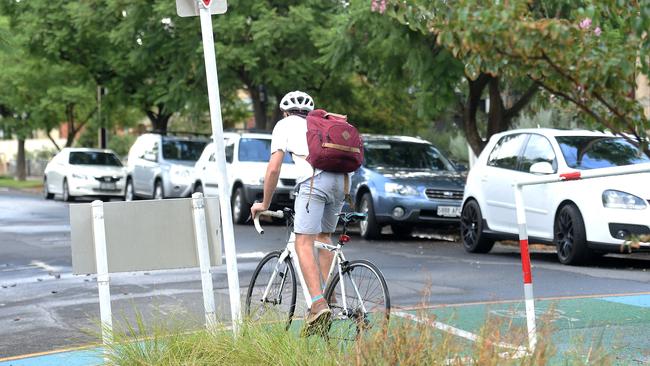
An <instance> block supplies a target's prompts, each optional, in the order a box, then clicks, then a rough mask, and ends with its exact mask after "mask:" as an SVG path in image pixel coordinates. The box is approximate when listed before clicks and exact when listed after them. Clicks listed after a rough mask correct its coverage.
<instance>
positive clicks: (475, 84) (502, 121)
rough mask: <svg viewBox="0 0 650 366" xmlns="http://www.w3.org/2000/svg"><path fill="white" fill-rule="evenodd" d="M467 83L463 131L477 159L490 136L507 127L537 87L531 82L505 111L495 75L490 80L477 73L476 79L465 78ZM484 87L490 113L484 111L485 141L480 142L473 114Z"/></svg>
mask: <svg viewBox="0 0 650 366" xmlns="http://www.w3.org/2000/svg"><path fill="white" fill-rule="evenodd" d="M467 82H468V84H469V94H468V96H467V101H466V103H465V105H464V106H463V108H464V113H463V130H464V131H465V137H466V138H467V143H468V144H469V146H470V147H471V148H472V151H473V152H474V154H475V155H476V156H478V155H479V154H480V153H481V151H483V149H484V148H485V145H486V144H487V141H489V140H490V137H492V135H494V134H497V133H499V132H503V131H506V130H507V129H508V128H510V125H511V123H512V120H513V119H514V117H516V116H517V115H518V114H519V112H520V111H521V110H522V109H523V108H524V107H525V106H526V105H528V103H530V101H531V100H532V98H533V97H534V96H535V94H536V93H537V91H538V90H539V87H538V86H537V84H535V83H532V84H531V85H530V86H529V87H528V89H527V90H526V91H525V92H524V93H523V95H522V96H521V97H520V98H519V99H518V100H517V101H516V102H515V103H514V104H513V105H512V107H510V108H508V109H506V108H505V106H504V104H503V98H502V97H501V84H500V79H499V77H498V76H496V77H494V76H490V75H487V74H480V75H479V77H478V78H476V80H470V79H469V78H468V79H467ZM486 86H487V87H488V93H489V96H490V104H489V105H490V110H489V111H488V124H487V132H486V136H485V139H483V138H482V137H481V134H480V132H479V128H478V124H477V123H476V113H477V112H478V107H479V103H480V100H481V95H482V94H483V90H484V89H485V87H486Z"/></svg>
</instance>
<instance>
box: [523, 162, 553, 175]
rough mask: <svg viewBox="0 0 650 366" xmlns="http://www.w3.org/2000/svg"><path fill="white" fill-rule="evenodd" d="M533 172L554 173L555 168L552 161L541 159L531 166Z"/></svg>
mask: <svg viewBox="0 0 650 366" xmlns="http://www.w3.org/2000/svg"><path fill="white" fill-rule="evenodd" d="M529 171H530V172H531V173H533V174H553V173H555V170H554V169H553V166H552V165H551V163H549V162H547V161H540V162H537V163H535V164H533V165H531V166H530V170H529Z"/></svg>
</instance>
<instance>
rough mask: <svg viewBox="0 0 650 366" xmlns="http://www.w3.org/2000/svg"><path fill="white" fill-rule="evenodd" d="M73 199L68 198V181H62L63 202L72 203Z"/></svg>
mask: <svg viewBox="0 0 650 366" xmlns="http://www.w3.org/2000/svg"><path fill="white" fill-rule="evenodd" d="M72 200H73V198H72V196H70V189H69V188H68V180H67V179H64V180H63V201H65V202H72Z"/></svg>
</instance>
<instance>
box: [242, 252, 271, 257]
mask: <svg viewBox="0 0 650 366" xmlns="http://www.w3.org/2000/svg"><path fill="white" fill-rule="evenodd" d="M265 255H266V253H264V252H250V253H239V254H237V258H242V259H248V258H254V259H255V258H259V259H262V258H264V256H265Z"/></svg>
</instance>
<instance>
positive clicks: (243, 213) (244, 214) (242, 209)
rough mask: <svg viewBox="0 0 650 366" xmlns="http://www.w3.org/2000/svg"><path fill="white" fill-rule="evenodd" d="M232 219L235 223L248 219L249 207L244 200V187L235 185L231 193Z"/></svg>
mask: <svg viewBox="0 0 650 366" xmlns="http://www.w3.org/2000/svg"><path fill="white" fill-rule="evenodd" d="M231 204H232V220H233V221H234V222H235V223H236V224H244V223H246V220H248V216H249V215H250V214H251V208H250V207H249V206H248V203H247V202H246V197H245V196H244V187H237V189H235V193H233V195H232V200H231Z"/></svg>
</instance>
